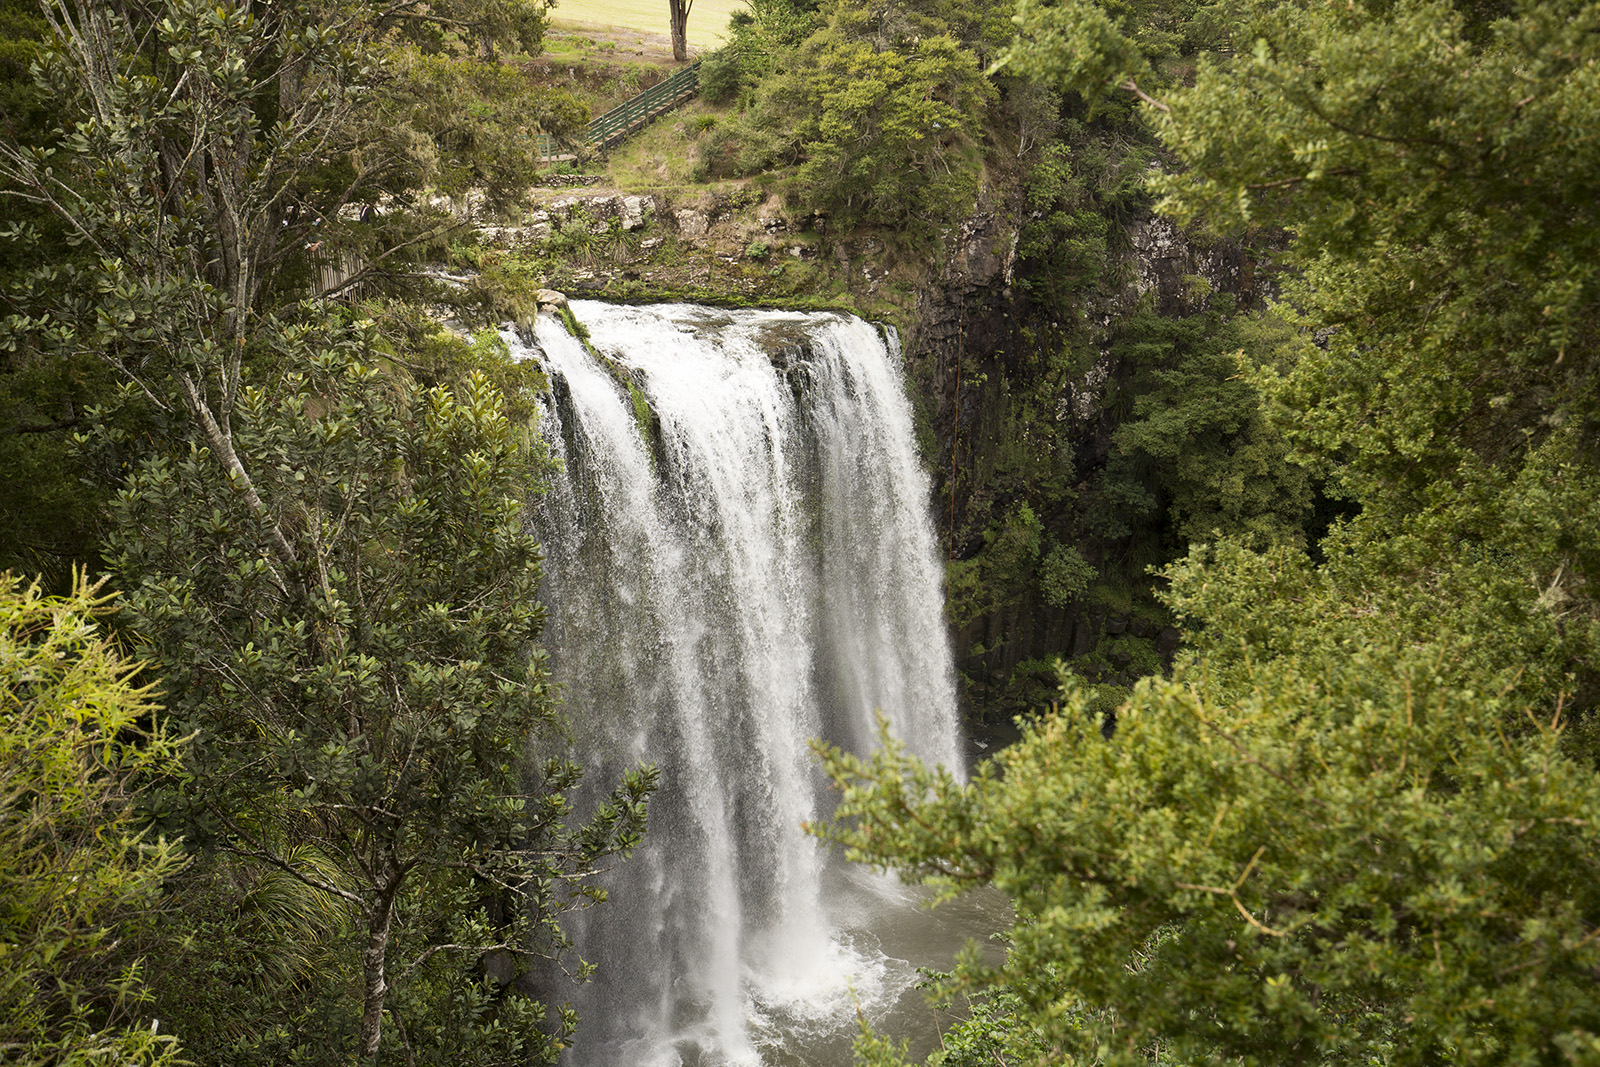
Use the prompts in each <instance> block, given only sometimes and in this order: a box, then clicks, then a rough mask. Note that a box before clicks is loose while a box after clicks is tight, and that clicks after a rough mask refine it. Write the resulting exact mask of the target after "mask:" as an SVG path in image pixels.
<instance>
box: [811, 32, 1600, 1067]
mask: <svg viewBox="0 0 1600 1067" xmlns="http://www.w3.org/2000/svg"><path fill="white" fill-rule="evenodd" d="M1021 15H1022V21H1023V27H1024V35H1023V36H1022V37H1021V38H1020V39H1019V43H1018V44H1017V46H1015V48H1014V49H1013V51H1012V53H1011V55H1010V57H1009V63H1010V64H1011V65H1012V67H1013V69H1016V70H1021V71H1033V72H1036V73H1040V74H1045V75H1050V76H1063V77H1066V78H1067V79H1068V80H1069V84H1070V85H1071V86H1072V87H1075V88H1078V89H1080V90H1083V91H1085V92H1087V93H1089V94H1091V95H1094V96H1098V95H1099V94H1101V93H1105V92H1112V93H1124V94H1131V95H1132V96H1134V97H1136V98H1138V99H1140V100H1142V101H1144V105H1143V107H1144V113H1145V114H1146V115H1147V116H1148V118H1149V120H1150V121H1151V123H1152V124H1153V126H1154V128H1155V129H1156V131H1157V132H1158V133H1159V135H1160V137H1161V139H1162V142H1163V143H1164V145H1165V146H1166V148H1167V150H1168V151H1169V152H1171V153H1172V157H1173V160H1174V161H1175V164H1176V165H1171V166H1169V167H1168V168H1167V170H1166V173H1165V174H1163V175H1161V176H1158V177H1157V178H1156V179H1155V184H1156V185H1157V186H1158V188H1159V189H1160V190H1161V191H1162V192H1163V193H1164V194H1165V195H1166V197H1167V199H1166V201H1165V205H1164V206H1165V209H1166V210H1169V211H1173V212H1176V213H1178V214H1179V215H1180V216H1181V217H1184V218H1188V219H1191V220H1195V221H1198V222H1202V223H1206V224H1210V225H1214V226H1217V227H1230V226H1231V227H1233V228H1238V227H1241V226H1253V225H1277V226H1283V227H1286V228H1287V229H1288V230H1289V231H1290V232H1291V234H1292V242H1291V244H1290V246H1289V249H1288V251H1287V253H1286V255H1285V259H1286V261H1287V263H1288V264H1289V265H1290V266H1292V267H1293V268H1294V269H1295V272H1296V273H1295V274H1294V275H1293V276H1292V277H1291V280H1290V282H1289V283H1288V284H1287V285H1286V287H1285V291H1284V299H1283V300H1282V301H1281V302H1280V304H1279V306H1278V311H1279V313H1280V314H1281V315H1282V316H1283V317H1284V318H1285V319H1287V320H1288V321H1289V322H1291V323H1292V324H1293V325H1295V326H1297V327H1298V328H1299V329H1300V330H1301V332H1302V335H1303V337H1304V339H1305V340H1308V341H1310V342H1311V343H1310V344H1308V345H1306V346H1305V347H1304V348H1303V349H1302V350H1301V352H1300V353H1299V355H1298V356H1297V357H1296V358H1295V359H1294V360H1292V361H1290V362H1289V363H1287V364H1286V365H1283V366H1271V367H1266V366H1258V367H1257V368H1256V369H1254V370H1251V371H1249V372H1248V374H1249V378H1250V380H1251V381H1253V382H1254V384H1255V385H1256V386H1257V387H1258V388H1259V389H1260V390H1261V393H1262V396H1263V398H1264V401H1265V403H1266V407H1267V415H1268V421H1269V422H1270V423H1271V424H1272V425H1274V426H1275V427H1276V428H1277V430H1278V431H1279V432H1280V433H1281V434H1282V435H1283V437H1284V439H1285V440H1286V441H1287V442H1288V443H1289V445H1290V447H1291V449H1292V450H1293V454H1292V458H1297V459H1298V460H1299V461H1301V462H1303V463H1308V464H1313V465H1315V466H1317V467H1318V468H1319V469H1323V470H1327V471H1328V472H1330V473H1331V475H1332V476H1333V478H1334V479H1335V481H1336V485H1337V488H1338V489H1339V491H1340V492H1342V493H1343V494H1344V495H1345V496H1346V497H1347V498H1348V500H1349V501H1350V503H1351V504H1352V505H1353V507H1354V508H1355V509H1357V510H1356V513H1355V514H1353V515H1351V516H1350V517H1348V518H1347V519H1346V520H1345V521H1343V522H1341V523H1337V524H1336V525H1335V526H1334V527H1333V529H1332V530H1331V532H1330V533H1329V534H1328V536H1326V537H1325V538H1323V539H1322V541H1321V542H1320V544H1317V545H1314V546H1308V549H1307V550H1301V549H1299V548H1296V547H1294V546H1293V545H1292V544H1282V543H1280V544H1278V545H1275V546H1271V547H1261V546H1256V547H1254V548H1252V547H1247V546H1246V545H1245V544H1243V543H1241V541H1240V540H1228V539H1224V540H1221V541H1218V542H1217V543H1215V544H1212V545H1209V546H1205V545H1202V546H1195V548H1194V550H1192V551H1191V553H1190V555H1189V556H1188V558H1187V559H1185V560H1182V561H1180V562H1179V563H1178V564H1176V565H1174V566H1173V567H1171V568H1169V570H1168V572H1167V576H1168V578H1169V579H1170V582H1171V590H1170V593H1169V595H1168V602H1169V604H1170V605H1171V606H1172V607H1173V608H1174V610H1175V611H1176V612H1177V613H1178V615H1179V616H1180V618H1181V619H1182V620H1183V623H1184V625H1185V628H1186V632H1187V634H1188V636H1189V639H1190V641H1191V643H1192V649H1193V651H1192V654H1191V657H1190V658H1189V660H1188V661H1187V662H1186V663H1184V664H1182V665H1180V669H1179V671H1178V672H1177V674H1176V675H1175V677H1174V678H1173V679H1172V680H1170V681H1164V680H1157V679H1150V680H1147V681H1145V682H1143V683H1141V685H1140V686H1139V687H1138V688H1137V689H1136V691H1135V692H1134V694H1133V696H1132V697H1131V698H1130V699H1129V700H1128V701H1127V703H1126V704H1125V705H1124V706H1123V707H1122V708H1120V709H1118V712H1117V729H1116V733H1115V735H1114V737H1112V738H1111V739H1109V740H1107V739H1104V738H1102V737H1101V735H1100V733H1099V731H1098V730H1096V729H1095V726H1097V725H1098V724H1097V723H1094V722H1092V721H1089V720H1088V719H1087V717H1086V716H1085V715H1084V714H1083V701H1082V699H1081V697H1080V696H1078V695H1077V694H1076V693H1073V692H1069V693H1068V694H1067V701H1066V704H1065V706H1064V707H1063V709H1062V710H1061V711H1060V712H1058V713H1056V714H1053V715H1049V716H1046V717H1045V718H1044V719H1042V720H1041V721H1040V722H1039V723H1038V724H1037V725H1036V726H1034V727H1032V728H1030V729H1029V731H1028V732H1027V736H1026V738H1025V740H1024V742H1023V743H1022V744H1021V745H1019V746H1018V747H1017V748H1015V749H1014V750H1012V751H1010V752H1008V753H1007V754H1006V755H1005V757H1004V758H1003V760H1002V761H1001V766H1002V767H1003V769H1004V776H1003V778H1002V777H1001V776H1000V775H999V774H998V770H999V768H995V769H991V770H989V771H988V772H987V773H981V774H980V775H979V776H978V777H977V778H976V780H975V781H974V782H973V783H972V784H971V785H969V786H960V785H957V784H956V783H955V782H954V781H953V780H951V779H950V778H948V776H945V777H941V776H939V775H938V774H936V773H935V772H932V771H928V770H926V769H924V768H920V767H917V766H916V765H915V764H913V763H910V762H909V761H906V760H904V759H903V758H901V757H900V756H899V755H898V754H896V753H893V752H891V753H890V754H888V755H885V756H881V757H879V758H878V759H876V760H875V761H871V762H866V761H859V760H852V759H849V758H847V757H844V756H842V755H840V754H837V753H833V754H830V756H829V768H830V770H831V772H832V773H833V774H834V776H835V778H836V779H837V780H838V781H839V782H840V784H841V786H842V787H843V788H844V790H845V793H844V799H843V803H842V805H841V808H840V822H839V823H838V824H836V825H835V826H833V827H832V828H831V829H829V830H828V831H827V833H828V834H829V835H830V836H832V837H834V838H835V839H837V840H839V841H841V842H842V843H844V844H845V845H846V846H848V847H850V848H852V849H854V850H856V852H857V854H859V855H861V856H863V857H865V858H868V859H870V860H872V861H873V862H877V863H880V864H883V865H888V866H898V867H901V868H903V869H906V870H909V871H910V872H911V873H912V874H913V876H915V877H920V878H925V879H930V880H933V881H935V882H937V883H939V884H942V885H944V886H945V887H946V888H949V889H952V890H954V889H956V888H959V887H960V886H963V885H970V884H981V883H992V884H995V885H998V886H1000V887H1001V888H1002V889H1004V890H1005V891H1006V892H1007V893H1008V894H1010V895H1011V896H1012V898H1013V900H1014V901H1015V903H1016V904H1017V909H1018V916H1019V922H1018V924H1017V926H1016V927H1015V929H1014V930H1013V932H1012V936H1013V940H1014V943H1013V946H1012V948H1011V951H1010V952H1009V954H1008V959H1007V961H1006V964H1005V966H1004V968H1002V969H1000V970H997V971H984V970H982V969H980V968H975V967H969V968H967V969H966V970H965V971H964V976H965V978H966V980H968V981H970V982H971V983H973V984H974V985H975V986H977V987H978V988H980V989H984V988H991V989H992V988H998V989H1003V990H1008V991H1011V992H1013V993H1015V994H1016V995H1017V996H1018V997H1019V998H1020V999H1021V1000H1022V1001H1023V1002H1025V1005H1024V1006H1023V1007H1021V1008H1019V1009H1018V1010H1017V1011H1016V1013H1015V1015H1014V1018H1015V1020H1016V1023H1017V1025H1016V1026H1015V1027H1014V1029H1013V1032H1012V1033H1011V1034H1010V1035H1009V1036H1010V1038H1012V1039H1014V1040H1013V1043H1014V1044H1020V1045H1021V1046H1024V1047H1027V1048H1029V1049H1030V1050H1031V1052H1032V1054H1034V1055H1038V1056H1041V1057H1046V1056H1048V1057H1052V1058H1055V1059H1063V1058H1066V1057H1067V1056H1069V1055H1070V1056H1075V1057H1079V1058H1082V1059H1084V1060H1086V1061H1089V1060H1092V1061H1095V1062H1107V1063H1142V1062H1150V1061H1151V1060H1153V1059H1154V1060H1159V1061H1160V1062H1201V1061H1205V1062H1227V1063H1241V1064H1247V1063H1263V1064H1266V1063H1271V1064H1280V1063H1312V1062H1319V1063H1320V1062H1358V1061H1361V1062H1372V1061H1377V1062H1385V1063H1393V1064H1411V1063H1415V1064H1433V1063H1460V1064H1491V1063H1492V1064H1501V1063H1540V1064H1544V1063H1549V1064H1556V1063H1563V1064H1567V1063H1593V1062H1600V1016H1597V1015H1596V1013H1595V1010H1594V1007H1593V1005H1592V1003H1590V1002H1589V999H1588V997H1587V993H1586V990H1587V988H1588V986H1589V984H1590V983H1591V982H1592V974H1593V969H1594V968H1595V967H1596V966H1597V965H1600V959H1597V957H1596V955H1595V953H1596V951H1597V950H1600V935H1597V931H1600V899H1597V898H1596V896H1595V894H1594V892H1593V889H1592V886H1591V884H1590V883H1592V881H1593V879H1594V874H1595V871H1594V867H1595V864H1596V862H1597V859H1596V855H1595V851H1594V847H1593V833H1594V821H1593V820H1594V814H1593V813H1594V811H1595V810H1597V801H1600V797H1597V796H1596V790H1597V789H1600V776H1597V774H1596V767H1597V759H1596V753H1597V751H1600V750H1597V747H1596V739H1597V723H1596V700H1597V691H1596V688H1595V685H1594V673H1593V664H1594V662H1595V651H1596V647H1597V646H1596V641H1597V640H1600V621H1597V620H1600V609H1597V606H1596V601H1595V596H1594V592H1593V590H1594V588H1595V586H1594V580H1595V567H1596V566H1597V565H1600V557H1597V556H1596V554H1595V550H1594V549H1595V546H1594V539H1593V538H1592V536H1590V531H1592V530H1593V529H1594V526H1595V523H1596V522H1597V521H1600V514H1597V510H1596V500H1597V499H1600V470H1597V467H1596V454H1597V453H1596V448H1595V442H1596V427H1595V423H1594V421H1593V418H1592V412H1593V411H1594V410H1595V408H1596V405H1595V400H1596V397H1595V390H1596V370H1597V369H1600V368H1597V360H1600V348H1597V346H1596V344H1595V340H1594V339H1595V336H1596V332H1595V329H1594V326H1595V325H1596V322H1595V317H1596V315H1597V314H1600V273H1597V268H1596V266H1595V264H1596V262H1597V261H1600V260H1597V256H1596V252H1597V251H1600V249H1597V248H1596V242H1597V241H1600V237H1597V235H1596V233H1595V231H1594V229H1593V227H1590V226H1587V225H1585V224H1584V223H1583V222H1582V221H1581V220H1582V219H1583V218H1584V214H1583V213H1584V211H1585V210H1586V209H1585V208H1584V207H1583V206H1582V205H1586V204H1588V203H1590V202H1591V201H1592V200H1593V199H1594V198H1595V195H1596V193H1597V192H1600V190H1597V189H1596V186H1595V182H1596V177H1595V175H1596V164H1597V163H1600V159H1597V158H1596V154H1597V153H1600V147H1597V146H1596V145H1595V144H1594V143H1593V141H1592V139H1591V138H1589V136H1588V134H1587V133H1584V132H1581V131H1584V130H1587V129H1589V128H1590V127H1591V126H1592V125H1593V123H1594V122H1595V121H1596V120H1597V119H1600V115H1597V114H1596V110H1597V108H1600V103H1597V102H1600V94H1597V93H1596V92H1595V89H1596V84H1595V78H1596V73H1595V72H1596V70H1597V69H1600V63H1597V61H1600V35H1597V34H1596V32H1595V31H1596V28H1597V27H1600V8H1597V7H1596V6H1594V5H1571V4H1559V3H1545V2H1541V0H1527V2H1522V3H1513V4H1508V5H1496V6H1490V5H1475V4H1466V3H1464V4H1460V5H1450V4H1444V3H1430V2H1402V3H1398V4H1393V5H1390V4H1371V5H1367V4H1353V5H1337V6H1328V5H1312V4H1306V5H1300V4H1260V5H1253V6H1251V7H1250V8H1249V9H1248V11H1247V13H1246V18H1244V19H1243V20H1242V21H1241V30H1240V33H1239V34H1238V41H1237V46H1236V47H1235V48H1233V49H1231V50H1229V51H1226V52H1223V53H1221V54H1218V55H1214V56H1212V57H1209V58H1205V59H1202V61H1201V62H1200V64H1199V71H1198V73H1197V74H1196V75H1195V77H1194V79H1193V84H1192V85H1190V86H1188V87H1179V88H1163V85H1164V84H1166V83H1164V82H1163V81H1162V70H1161V67H1160V64H1158V63H1155V62H1152V61H1151V60H1150V59H1149V58H1148V57H1147V56H1146V55H1144V53H1143V52H1142V51H1141V48H1140V42H1139V40H1138V39H1136V38H1135V37H1133V36H1130V35H1129V34H1127V33H1125V32H1123V26H1124V24H1123V23H1121V22H1120V21H1119V14H1118V11H1116V10H1113V9H1110V8H1102V7H1099V6H1097V5H1094V4H1090V3H1083V2H1079V3H1064V4H1058V5H1053V6H1051V7H1048V8H1044V7H1034V6H1032V5H1029V6H1027V7H1025V8H1023V9H1022V11H1021ZM1157 94H1159V95H1157ZM1274 350H1275V349H1274ZM1249 356H1250V357H1251V359H1252V361H1254V362H1256V363H1258V364H1260V363H1262V362H1265V361H1264V360H1263V359H1262V350H1261V349H1259V348H1258V349H1256V350H1255V351H1252V352H1250V353H1249ZM1177 414H1180V412H1178V411H1173V412H1157V413H1151V416H1152V418H1154V419H1155V424H1157V425H1159V424H1160V423H1162V422H1165V421H1167V419H1168V418H1169V417H1170V416H1173V415H1177ZM1146 428H1148V427H1146ZM1146 428H1140V427H1137V426H1135V428H1134V429H1133V430H1131V431H1130V432H1129V434H1128V435H1125V443H1127V444H1135V443H1139V441H1138V439H1139V438H1141V437H1143V436H1144V429H1146ZM1141 447H1144V445H1143V444H1141Z"/></svg>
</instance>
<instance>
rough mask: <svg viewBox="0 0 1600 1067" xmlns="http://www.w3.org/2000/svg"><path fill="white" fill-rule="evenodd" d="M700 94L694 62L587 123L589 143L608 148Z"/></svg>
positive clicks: (697, 66)
mask: <svg viewBox="0 0 1600 1067" xmlns="http://www.w3.org/2000/svg"><path fill="white" fill-rule="evenodd" d="M699 91H700V61H699V60H696V61H695V62H694V63H692V64H690V65H689V66H687V67H684V68H683V69H682V70H680V71H678V73H676V74H674V75H673V76H672V77H670V78H668V79H667V80H666V81H664V82H661V83H660V84H658V85H653V86H651V87H650V88H648V89H646V90H645V91H644V92H642V93H640V94H639V95H638V96H636V97H634V98H633V99H632V100H629V101H628V102H627V103H625V104H619V105H617V106H616V107H614V108H612V109H611V110H610V111H607V112H606V113H605V114H604V115H601V116H600V117H599V118H597V119H595V120H594V121H593V122H591V123H589V140H590V141H592V142H593V143H594V144H595V145H597V146H598V147H600V148H610V147H611V146H612V145H614V144H616V143H617V142H618V141H620V140H622V139H623V138H624V137H626V136H628V134H630V133H632V132H633V131H634V130H637V129H638V128H639V127H641V126H643V125H644V124H645V123H647V122H649V121H650V120H651V119H653V118H655V117H656V116H657V115H659V114H661V113H662V112H663V111H671V110H672V109H673V108H675V107H677V106H678V105H679V104H682V103H683V102H684V101H686V100H689V99H691V98H692V97H693V96H694V95H695V94H696V93H698V92H699Z"/></svg>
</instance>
